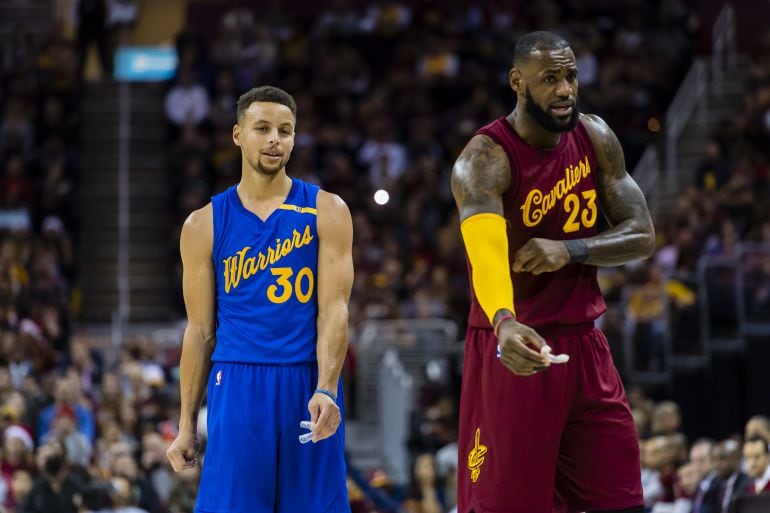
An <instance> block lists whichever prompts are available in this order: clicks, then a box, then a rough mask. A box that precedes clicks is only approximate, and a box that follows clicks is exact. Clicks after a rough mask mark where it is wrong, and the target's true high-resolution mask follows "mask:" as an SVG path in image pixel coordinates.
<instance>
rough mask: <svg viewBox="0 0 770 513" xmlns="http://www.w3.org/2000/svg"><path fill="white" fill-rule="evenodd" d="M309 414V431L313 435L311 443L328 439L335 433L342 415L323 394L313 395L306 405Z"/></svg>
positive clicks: (337, 407)
mask: <svg viewBox="0 0 770 513" xmlns="http://www.w3.org/2000/svg"><path fill="white" fill-rule="evenodd" d="M307 409H308V411H309V412H310V425H311V426H312V427H311V428H310V431H311V432H312V433H313V439H312V440H313V443H315V442H320V441H321V440H323V439H324V438H329V437H330V436H332V435H333V434H334V433H336V432H337V427H339V425H340V422H342V415H341V414H340V408H339V406H337V403H335V402H334V401H333V400H332V398H331V397H329V396H327V395H324V394H313V397H311V398H310V401H309V402H308V403H307Z"/></svg>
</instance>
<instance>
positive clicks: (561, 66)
mask: <svg viewBox="0 0 770 513" xmlns="http://www.w3.org/2000/svg"><path fill="white" fill-rule="evenodd" d="M524 65H525V67H526V68H528V71H530V72H532V73H538V74H539V73H548V72H562V71H570V70H574V69H576V68H577V62H576V60H575V54H574V53H573V52H572V48H570V47H565V48H559V49H556V50H533V51H532V52H530V54H529V57H528V58H527V59H526V60H525V62H524Z"/></svg>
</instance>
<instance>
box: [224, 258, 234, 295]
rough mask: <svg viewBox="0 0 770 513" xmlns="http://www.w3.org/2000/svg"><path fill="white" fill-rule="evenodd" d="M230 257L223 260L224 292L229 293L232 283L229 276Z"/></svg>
mask: <svg viewBox="0 0 770 513" xmlns="http://www.w3.org/2000/svg"><path fill="white" fill-rule="evenodd" d="M232 259H233V257H227V258H225V259H224V261H223V262H224V264H225V294H229V293H230V286H231V284H232V278H231V277H230V262H231V261H232Z"/></svg>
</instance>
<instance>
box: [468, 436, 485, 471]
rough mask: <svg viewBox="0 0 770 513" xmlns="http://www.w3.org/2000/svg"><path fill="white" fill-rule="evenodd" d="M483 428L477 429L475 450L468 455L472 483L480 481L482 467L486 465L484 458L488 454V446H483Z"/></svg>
mask: <svg viewBox="0 0 770 513" xmlns="http://www.w3.org/2000/svg"><path fill="white" fill-rule="evenodd" d="M480 438H481V428H476V440H475V441H474V444H473V449H471V452H469V453H468V469H470V471H471V481H473V482H474V483H475V482H476V481H478V480H479V474H481V465H483V464H484V456H485V455H486V454H487V446H486V445H481V442H480V441H479V439H480Z"/></svg>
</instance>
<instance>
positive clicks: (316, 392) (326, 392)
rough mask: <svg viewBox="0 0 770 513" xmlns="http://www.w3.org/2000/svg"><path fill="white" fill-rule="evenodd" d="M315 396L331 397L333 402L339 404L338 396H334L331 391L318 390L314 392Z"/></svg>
mask: <svg viewBox="0 0 770 513" xmlns="http://www.w3.org/2000/svg"><path fill="white" fill-rule="evenodd" d="M315 394H323V395H325V396H327V397H330V398H331V400H332V401H334V402H335V403H336V402H337V396H336V395H334V394H332V393H331V392H330V391H329V390H326V389H325V388H316V389H315V392H313V395H315Z"/></svg>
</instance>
